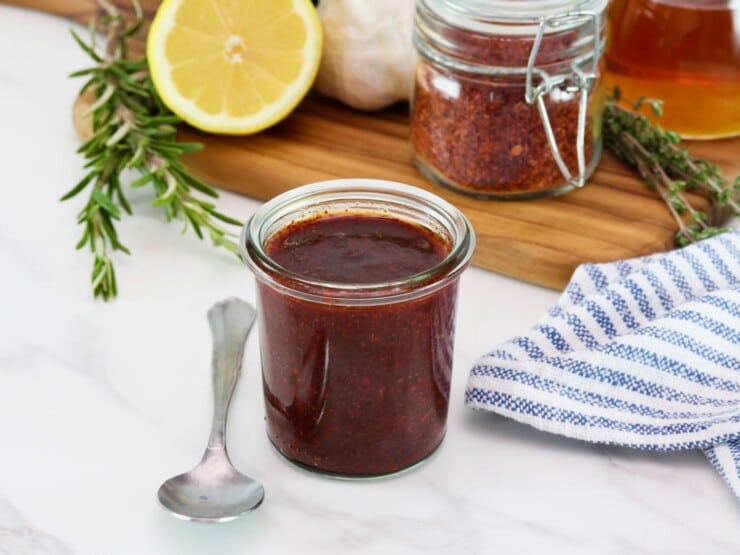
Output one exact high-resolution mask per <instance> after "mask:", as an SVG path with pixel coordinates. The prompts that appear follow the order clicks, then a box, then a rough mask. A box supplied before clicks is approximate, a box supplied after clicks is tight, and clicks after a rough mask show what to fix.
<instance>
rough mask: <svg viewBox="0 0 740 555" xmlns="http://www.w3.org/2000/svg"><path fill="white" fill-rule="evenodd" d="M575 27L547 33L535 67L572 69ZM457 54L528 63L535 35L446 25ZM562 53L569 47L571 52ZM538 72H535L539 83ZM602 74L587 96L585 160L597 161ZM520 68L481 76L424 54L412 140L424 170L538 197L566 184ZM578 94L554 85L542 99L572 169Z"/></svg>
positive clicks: (476, 188)
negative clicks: (526, 96) (489, 32)
mask: <svg viewBox="0 0 740 555" xmlns="http://www.w3.org/2000/svg"><path fill="white" fill-rule="evenodd" d="M580 37H581V35H580V34H579V32H578V31H576V30H571V31H567V32H562V33H555V34H550V35H545V37H544V38H543V40H542V44H541V46H540V51H539V54H538V57H537V66H538V67H543V68H545V69H546V70H547V71H548V73H549V74H550V75H557V74H558V73H570V69H569V63H570V61H571V59H572V57H573V48H574V47H575V41H576V40H577V39H579V38H580ZM445 39H446V41H447V43H449V44H454V45H455V46H456V49H455V54H456V55H458V56H459V57H460V58H462V59H464V60H471V61H474V62H475V63H477V64H481V65H493V66H506V67H520V68H524V67H526V65H527V58H528V56H529V52H530V49H531V47H532V41H533V39H532V37H531V36H525V37H511V36H508V37H505V36H496V35H487V34H482V33H474V32H471V31H464V30H461V29H455V28H448V29H447V30H446V35H445ZM565 53H569V54H568V55H567V56H566V55H565ZM537 82H538V79H537V78H535V84H536V83H537ZM599 83H600V79H599V80H597V83H595V85H594V87H593V89H592V91H591V93H590V98H589V103H588V111H587V118H586V134H585V137H586V140H585V145H584V147H585V148H584V152H585V160H586V165H587V166H588V170H592V169H593V167H594V166H595V164H596V162H597V158H598V155H599V153H600V148H597V145H599V144H600V130H599V129H598V127H597V125H596V124H597V122H598V121H599V117H600V116H599V115H600V113H601V109H602V94H601V91H600V87H599ZM524 93H525V81H524V76H523V75H496V76H491V75H483V74H471V73H464V72H462V71H459V70H453V69H451V68H447V67H441V66H440V65H437V64H434V63H433V62H431V61H429V60H427V59H424V58H422V60H421V62H420V67H419V70H418V71H417V77H416V87H415V92H414V101H413V107H412V116H411V142H412V144H413V147H414V151H415V154H416V158H417V163H418V164H419V166H420V168H421V169H422V171H423V172H424V173H426V174H428V175H429V176H430V177H432V179H434V180H436V181H441V182H442V183H443V184H446V185H449V186H451V187H453V188H455V189H458V190H461V191H463V192H467V193H472V194H475V195H482V196H503V197H506V196H518V195H523V196H530V195H532V196H534V195H536V194H537V193H543V192H545V191H548V190H552V189H559V188H561V187H563V186H564V185H566V179H565V177H564V176H563V174H562V173H561V171H560V169H559V167H558V166H557V164H556V162H555V159H554V158H553V155H552V152H551V150H550V146H549V143H548V141H547V137H546V135H545V132H544V129H543V124H542V120H541V118H540V114H539V112H538V110H537V106H536V105H534V104H528V103H527V102H526V101H525V99H524ZM579 101H580V93H579V92H577V91H575V90H572V88H566V89H564V88H556V89H555V90H553V91H552V92H551V93H550V94H549V95H547V97H546V98H545V104H546V106H547V111H548V113H549V117H550V123H551V125H552V129H553V132H554V134H555V138H556V140H557V144H558V146H559V149H560V153H561V155H562V157H563V160H564V161H565V164H566V165H567V166H568V168H569V169H570V171H571V173H573V174H574V176H575V175H576V174H577V172H578V169H577V168H578V162H577V151H576V140H577V126H578V111H579Z"/></svg>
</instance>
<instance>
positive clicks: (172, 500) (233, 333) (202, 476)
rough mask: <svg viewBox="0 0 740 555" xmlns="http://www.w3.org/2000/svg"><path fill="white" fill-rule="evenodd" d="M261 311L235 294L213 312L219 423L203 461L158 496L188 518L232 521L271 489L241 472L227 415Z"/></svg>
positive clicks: (215, 415) (210, 316)
mask: <svg viewBox="0 0 740 555" xmlns="http://www.w3.org/2000/svg"><path fill="white" fill-rule="evenodd" d="M256 314H257V313H256V311H255V310H254V308H253V307H252V306H251V305H250V304H249V303H246V302H244V301H242V300H239V299H237V298H235V297H231V298H229V299H226V300H224V301H221V302H219V303H216V304H215V305H214V306H213V307H212V308H211V309H210V310H209V311H208V323H209V324H210V326H211V334H212V336H213V362H212V370H213V392H214V407H213V424H212V426H211V436H210V437H209V438H208V447H207V448H206V451H205V453H204V454H203V459H202V460H201V462H200V464H199V465H198V466H196V467H195V468H194V469H193V470H191V471H190V472H187V473H185V474H180V475H179V476H175V477H174V478H170V479H169V480H167V481H166V482H165V483H163V484H162V486H161V487H160V488H159V492H158V493H157V497H158V498H159V502H160V503H161V504H162V506H163V507H164V508H165V509H168V510H169V511H170V512H171V513H172V514H173V515H174V516H176V517H178V518H182V519H185V520H196V521H201V522H226V521H228V520H234V519H235V518H237V517H239V516H241V515H243V514H245V513H248V512H249V511H252V510H254V509H256V508H257V507H259V505H260V503H262V499H263V498H264V495H265V492H264V489H263V488H262V484H260V483H259V482H258V481H256V480H254V479H252V478H250V477H248V476H245V475H244V474H241V473H240V472H238V471H237V470H236V469H235V468H234V466H233V465H232V464H231V461H230V460H229V455H228V453H227V452H226V440H225V431H226V415H227V413H228V410H229V403H230V402H231V396H232V394H233V393H234V389H235V388H236V382H237V380H238V379H239V373H240V370H241V365H242V358H243V356H244V343H245V342H246V340H247V336H248V335H249V331H250V330H251V328H252V324H253V323H254V319H255V316H256Z"/></svg>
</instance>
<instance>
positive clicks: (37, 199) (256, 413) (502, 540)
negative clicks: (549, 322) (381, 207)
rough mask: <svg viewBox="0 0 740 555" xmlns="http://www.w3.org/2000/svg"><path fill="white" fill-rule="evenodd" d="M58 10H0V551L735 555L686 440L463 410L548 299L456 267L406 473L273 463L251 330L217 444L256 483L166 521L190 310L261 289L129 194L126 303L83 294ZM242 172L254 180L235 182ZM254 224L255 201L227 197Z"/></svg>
mask: <svg viewBox="0 0 740 555" xmlns="http://www.w3.org/2000/svg"><path fill="white" fill-rule="evenodd" d="M67 28H68V23H67V22H65V21H62V20H59V19H55V18H52V17H48V16H43V15H38V14H35V13H32V12H26V11H22V10H18V9H15V8H9V7H5V6H0V99H1V102H0V176H1V180H0V183H2V185H1V187H2V194H1V196H0V199H1V200H0V202H1V203H2V207H1V208H0V311H1V312H0V554H2V555H19V554H27V553H29V554H35V553H44V554H65V555H67V554H73V553H74V554H150V553H151V554H170V553H171V554H178V555H188V554H197V553H219V554H232V553H270V554H272V553H299V552H300V553H337V554H344V553H350V552H357V553H383V554H386V553H419V554H429V553H445V554H447V553H483V552H486V553H494V552H498V553H507V554H508V553H512V554H515V553H566V554H594V553H605V554H612V553H665V554H668V553H670V554H676V553H682V554H689V553H695V554H699V555H705V554H710V553H711V554H730V553H735V554H737V553H740V506H739V505H738V503H737V501H736V499H735V498H734V497H733V496H732V494H731V493H730V491H729V489H728V488H727V487H726V486H725V484H724V483H723V482H722V480H721V479H720V477H719V476H718V475H717V474H716V473H715V471H714V470H713V469H712V468H711V466H710V465H709V464H708V462H707V461H706V460H705V459H704V457H703V456H702V455H701V454H700V453H699V452H685V453H676V454H669V455H666V454H650V453H647V454H646V453H638V452H634V451H630V450H625V449H614V448H604V447H600V446H593V445H586V444H581V443H577V442H575V441H567V440H563V439H560V438H557V437H554V436H549V435H545V434H543V433H539V432H536V431H534V430H532V429H529V428H526V427H524V426H521V425H519V424H515V423H513V422H510V421H507V420H504V419H502V418H498V417H494V416H490V415H484V414H478V413H472V412H471V411H469V410H468V409H466V408H465V407H464V406H463V404H462V401H463V388H464V383H465V377H466V372H467V369H468V368H469V367H470V366H471V364H472V363H473V362H474V360H475V359H476V358H477V357H478V355H480V354H482V353H483V352H484V351H485V350H486V349H487V348H489V347H491V346H493V345H494V344H496V343H498V342H500V341H503V340H505V339H506V338H508V337H509V336H510V335H512V334H514V333H517V332H521V331H524V330H525V329H526V328H527V327H528V326H529V325H530V324H532V323H533V322H534V321H535V320H536V319H537V318H539V316H541V315H542V314H543V312H544V311H545V310H546V309H547V308H548V306H549V305H550V304H552V303H553V302H554V301H555V298H556V293H554V292H553V291H548V290H544V289H540V288H537V287H534V286H530V285H526V284H523V283H518V282H516V281H512V280H509V279H506V278H503V277H500V276H497V275H494V274H491V273H488V272H485V271H481V270H477V269H472V270H470V271H468V272H467V274H466V275H465V276H464V278H463V280H462V286H461V295H460V303H459V312H458V335H457V344H456V355H455V374H454V380H453V384H452V401H451V403H452V404H451V409H450V419H449V431H448V436H447V439H446V441H445V443H444V445H443V447H442V449H441V450H440V451H439V452H438V453H437V455H436V456H435V457H434V458H433V459H432V460H431V461H430V462H429V463H428V464H426V465H424V466H423V467H421V468H419V469H418V470H416V471H414V472H412V473H410V474H407V475H404V476H402V477H398V478H395V479H388V480H384V481H375V482H370V483H347V482H340V481H333V480H329V479H324V478H321V477H317V476H314V475H310V474H307V473H305V472H303V471H300V470H298V469H296V468H293V467H292V466H290V465H289V464H287V463H285V462H283V460H281V459H280V458H278V456H277V455H276V454H275V452H274V451H273V450H272V448H271V447H270V446H269V444H268V441H267V438H266V436H265V433H264V428H263V406H262V399H261V388H260V377H259V353H258V349H257V337H256V335H255V334H253V335H252V337H250V339H249V342H248V346H247V352H246V365H245V372H244V378H243V381H242V382H241V384H240V387H239V389H238V391H237V393H236V396H235V399H234V403H233V408H232V410H233V413H232V417H231V426H230V429H229V434H228V435H229V441H230V450H231V453H232V458H233V459H234V462H235V463H236V465H237V466H238V467H239V468H240V469H241V470H243V471H245V472H247V473H249V474H252V475H254V476H256V477H258V478H259V479H260V480H262V481H263V483H264V484H265V488H266V491H267V497H266V500H265V503H264V505H263V506H262V507H261V508H260V510H259V511H257V512H256V513H254V514H252V515H251V516H249V517H247V518H244V519H242V520H239V521H236V522H233V523H229V524H224V525H199V524H192V523H187V522H182V521H178V520H175V519H173V518H171V517H170V516H168V515H167V514H165V513H164V512H163V511H162V510H161V509H160V508H159V507H158V505H157V503H156V501H155V491H156V489H157V487H158V486H159V484H160V482H161V481H162V480H163V479H164V478H166V477H168V476H170V475H172V474H173V473H176V472H179V471H182V470H185V469H187V468H189V467H190V466H191V465H192V464H194V463H195V461H196V460H197V459H198V458H199V456H200V454H201V451H202V447H203V444H204V441H205V439H206V436H207V430H208V425H209V415H210V403H211V392H210V382H209V374H208V371H209V370H208V369H209V360H210V358H209V357H210V338H209V334H208V328H207V323H206V320H205V311H206V309H207V308H208V306H209V305H210V304H211V303H212V302H214V301H215V300H218V299H220V298H222V297H225V296H228V295H238V296H241V297H243V298H245V299H247V300H252V301H253V300H254V285H253V283H252V277H251V275H250V274H249V272H248V270H247V269H246V268H244V267H242V266H241V265H240V264H239V263H238V262H237V261H236V260H232V259H230V258H228V257H226V256H222V255H220V254H218V253H216V252H214V251H213V250H212V249H211V248H210V247H209V246H207V245H202V244H200V243H198V242H197V241H196V240H195V239H193V238H191V237H184V238H183V237H181V236H180V235H179V229H178V226H176V225H167V224H166V223H165V222H163V220H162V218H161V217H160V216H159V215H158V214H157V213H156V212H155V211H154V210H153V209H152V208H150V207H149V206H148V203H149V200H150V199H149V198H148V197H147V196H145V195H137V196H135V197H134V198H133V201H134V206H135V211H136V213H137V214H136V218H135V219H127V220H125V221H124V222H122V223H121V226H120V233H121V235H122V237H123V238H124V239H125V242H126V243H127V244H128V246H129V247H130V248H131V250H132V251H133V253H134V256H133V257H131V258H120V259H119V260H118V262H117V264H118V273H119V280H120V289H121V294H120V298H119V299H118V300H116V301H115V302H113V303H110V304H105V303H102V302H94V301H93V300H92V299H91V296H90V291H89V285H88V273H89V264H90V260H89V258H88V253H85V252H83V253H80V252H75V251H74V250H73V245H74V243H75V242H76V240H77V236H78V234H79V231H80V230H79V229H78V228H77V226H76V225H75V224H74V218H75V213H76V212H77V210H78V209H79V208H80V206H81V202H80V201H73V202H69V203H65V204H60V203H59V202H58V200H57V199H58V198H59V197H60V196H61V195H62V193H63V192H65V191H66V190H67V189H68V188H69V187H70V186H71V185H72V184H74V183H75V182H76V181H77V180H78V179H79V178H80V176H81V175H82V174H81V169H80V159H79V158H78V156H77V155H76V154H75V153H74V150H75V147H76V145H77V141H76V139H75V135H74V132H73V130H72V127H71V125H70V117H69V114H70V105H71V103H72V100H73V98H74V96H75V92H76V90H77V87H78V86H79V83H76V82H72V81H70V80H68V79H66V77H65V76H66V75H67V74H68V73H69V72H71V71H73V70H75V69H79V68H80V67H83V66H85V65H86V63H87V62H86V60H85V59H84V57H83V55H82V54H81V53H80V51H79V50H78V49H77V47H76V46H75V45H74V44H73V42H72V40H71V38H70V37H69V34H68V31H67ZM245 179H248V176H245ZM220 206H221V207H222V208H223V209H224V210H225V211H226V212H228V213H231V214H234V215H237V216H239V217H240V218H245V219H246V218H247V217H248V216H249V215H250V214H251V213H252V211H253V210H254V209H255V208H256V206H257V203H256V202H254V201H251V200H248V199H245V198H241V197H237V196H234V195H230V194H224V195H223V197H222V199H221V200H220Z"/></svg>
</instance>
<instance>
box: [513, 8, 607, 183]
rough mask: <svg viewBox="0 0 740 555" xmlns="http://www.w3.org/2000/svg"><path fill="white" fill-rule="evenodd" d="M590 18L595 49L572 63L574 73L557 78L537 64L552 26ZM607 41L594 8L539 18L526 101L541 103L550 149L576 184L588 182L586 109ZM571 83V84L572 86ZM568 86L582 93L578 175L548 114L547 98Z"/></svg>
mask: <svg viewBox="0 0 740 555" xmlns="http://www.w3.org/2000/svg"><path fill="white" fill-rule="evenodd" d="M587 20H590V21H591V22H592V24H593V42H594V45H593V50H592V51H591V52H589V53H588V54H585V55H583V56H579V57H578V58H576V59H574V60H573V62H572V63H571V71H572V73H571V74H570V75H558V76H557V78H553V77H552V76H550V75H549V74H548V73H547V72H546V71H544V70H542V69H539V68H537V67H536V61H537V54H538V53H539V51H540V44H541V43H542V38H543V36H544V34H545V30H546V29H548V28H557V27H563V26H566V25H576V24H579V23H582V22H583V23H585V22H587ZM602 48H603V41H602V39H601V16H600V14H598V13H596V12H593V11H577V12H569V13H567V14H563V15H556V16H545V17H541V18H540V19H539V26H538V29H537V34H536V35H535V39H534V42H533V43H532V49H531V51H530V53H529V60H528V61H527V69H526V74H525V77H526V85H525V91H524V100H525V101H526V102H527V104H534V103H537V111H538V112H539V113H540V119H541V120H542V127H543V128H544V131H545V135H546V136H547V142H548V144H549V145H550V151H551V152H552V156H553V158H554V159H555V163H556V164H557V165H558V168H560V172H561V173H562V174H563V177H565V179H566V180H567V181H568V183H569V184H571V185H573V186H574V187H583V185H584V184H585V182H586V156H585V142H586V112H587V110H588V94H589V91H590V90H591V86H592V84H593V82H594V81H595V80H596V78H597V75H598V74H597V71H598V64H599V58H600V57H601V56H600V54H601V50H602ZM588 62H591V64H590V68H589V69H588V71H583V69H582V67H583V66H585V65H586V64H587V63H588ZM535 75H537V77H539V79H540V81H539V83H538V84H537V85H534V76H535ZM568 83H569V85H568ZM563 85H566V86H567V89H566V90H567V91H568V92H578V93H579V95H580V98H579V106H578V127H577V134H576V159H577V163H578V174H577V176H576V177H573V173H572V172H571V171H570V169H568V166H567V164H566V163H565V160H563V156H562V155H561V154H560V148H559V147H558V141H557V139H556V138H555V133H554V132H553V129H552V124H551V123H550V116H549V114H548V113H547V106H546V105H545V97H546V96H547V95H548V94H550V92H552V90H553V89H554V88H555V87H560V86H563Z"/></svg>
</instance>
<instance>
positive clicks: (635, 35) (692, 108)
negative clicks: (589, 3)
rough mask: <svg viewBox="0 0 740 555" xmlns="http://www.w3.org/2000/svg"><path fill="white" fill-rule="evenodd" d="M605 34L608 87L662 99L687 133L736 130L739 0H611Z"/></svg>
mask: <svg viewBox="0 0 740 555" xmlns="http://www.w3.org/2000/svg"><path fill="white" fill-rule="evenodd" d="M608 37H609V40H608V43H607V52H606V68H607V83H608V86H609V88H611V87H612V86H614V85H617V86H619V88H620V89H621V91H622V96H623V97H624V98H625V99H632V100H636V99H637V98H639V97H641V96H645V97H652V98H659V99H661V100H662V101H663V115H662V116H661V117H660V119H659V123H660V125H661V126H662V127H663V128H665V129H671V130H672V131H675V132H677V133H679V134H680V135H681V136H683V137H685V138H691V139H710V138H718V137H731V136H736V135H740V1H739V0H613V2H612V4H611V5H610V7H609V26H608ZM647 115H650V114H647Z"/></svg>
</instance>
